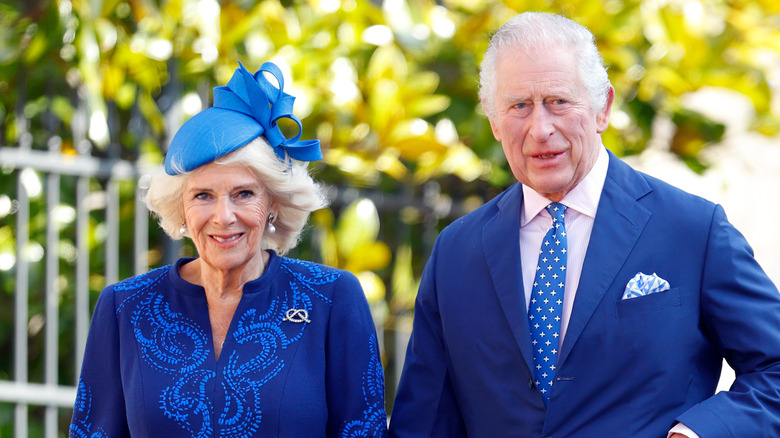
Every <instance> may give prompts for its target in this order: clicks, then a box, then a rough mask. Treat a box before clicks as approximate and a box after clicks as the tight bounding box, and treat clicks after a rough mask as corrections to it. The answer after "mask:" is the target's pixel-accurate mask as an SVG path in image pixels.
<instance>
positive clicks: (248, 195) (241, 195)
mask: <svg viewBox="0 0 780 438" xmlns="http://www.w3.org/2000/svg"><path fill="white" fill-rule="evenodd" d="M254 195H255V193H254V192H253V191H251V190H241V191H240V192H238V198H239V199H249V198H251V197H252V196H254Z"/></svg>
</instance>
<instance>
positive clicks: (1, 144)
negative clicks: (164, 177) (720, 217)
mask: <svg viewBox="0 0 780 438" xmlns="http://www.w3.org/2000/svg"><path fill="white" fill-rule="evenodd" d="M527 10H535V11H550V12H557V13H561V14H564V15H566V16H569V17H570V18H573V19H574V20H576V21H578V22H580V23H582V24H584V25H585V26H587V27H589V28H590V29H591V30H592V31H593V32H594V33H595V35H596V38H597V40H598V44H599V47H600V50H601V52H602V54H603V56H604V58H605V61H606V62H607V64H608V65H609V73H610V78H611V80H612V83H613V85H614V86H615V88H616V91H617V95H616V102H615V105H614V106H613V112H612V117H611V127H610V129H609V130H608V131H607V132H606V133H605V134H604V136H603V137H604V142H605V144H606V146H607V147H608V148H609V149H611V150H612V151H613V152H615V153H616V154H617V155H619V156H622V157H624V158H625V159H626V160H627V161H629V163H631V164H632V165H634V166H635V167H637V168H639V169H641V170H644V171H646V172H648V173H650V174H653V175H654V176H658V177H660V178H662V179H664V180H667V181H669V182H671V183H673V184H676V185H678V186H681V187H683V188H685V189H686V190H689V191H691V192H694V193H697V194H700V195H702V196H704V197H707V198H708V199H711V200H713V201H715V202H720V203H722V204H723V205H724V207H725V208H726V212H727V213H728V214H729V217H730V219H731V220H732V222H734V223H735V224H736V225H737V227H738V228H739V229H740V230H742V231H743V232H744V233H745V235H746V236H747V237H748V240H749V241H750V242H751V244H752V245H753V247H754V249H755V250H756V254H757V257H758V259H759V262H760V263H761V264H762V266H763V267H764V269H765V270H767V272H768V273H769V274H770V276H772V277H773V279H774V280H775V281H776V282H777V281H780V250H778V248H780V232H778V231H774V230H773V231H769V232H768V233H769V234H767V232H766V231H759V226H760V225H762V224H763V223H764V222H765V221H767V220H771V219H773V218H776V217H778V216H780V202H771V201H780V137H778V135H777V134H778V130H780V118H779V117H778V115H780V106H778V91H779V88H780V87H778V81H780V3H778V2H776V1H775V0H707V1H703V0H647V1H632V0H598V1H597V0H566V1H555V0H528V1H522V0H503V1H502V0H437V1H434V0H385V1H382V0H374V1H370V0H285V1H280V0H261V1H257V0H232V1H230V0H223V1H217V0H169V1H166V0H70V1H69V0H0V437H11V436H16V437H28V436H29V437H44V436H45V437H57V436H66V435H67V425H68V422H69V419H70V415H71V406H72V403H73V399H74V397H75V384H76V382H77V379H78V371H79V367H80V361H81V355H82V354H83V346H84V342H85V339H86V333H87V329H88V324H89V317H90V315H91V310H92V308H93V306H94V304H95V300H96V298H97V295H98V294H99V292H100V290H101V289H102V288H103V287H104V286H106V285H107V284H109V283H113V282H116V281H119V280H121V279H124V278H126V277H129V276H132V275H135V274H138V273H142V272H146V271H147V270H149V269H150V268H154V267H158V266H162V265H165V264H168V263H171V262H172V261H174V260H175V259H177V258H178V257H180V256H182V255H192V254H194V248H193V247H192V246H191V245H190V244H189V243H188V242H184V243H182V242H173V241H170V240H169V239H167V238H166V236H165V235H164V233H163V232H162V231H161V230H160V229H159V228H158V226H157V224H156V223H154V221H152V220H151V219H150V218H149V215H148V212H147V211H146V210H145V207H144V205H143V202H142V201H141V199H140V197H139V190H141V191H142V189H143V188H144V184H145V183H146V182H147V181H148V175H149V174H150V173H151V172H153V171H155V170H156V169H157V168H158V167H159V166H160V165H161V163H162V160H163V157H164V154H165V151H166V149H167V145H168V143H169V141H170V139H171V137H172V136H173V134H174V133H175V132H176V129H177V128H178V127H179V126H180V125H181V124H182V123H183V122H184V121H185V120H186V119H187V118H188V117H190V116H192V115H193V114H195V113H197V112H198V111H200V110H201V109H204V108H206V107H208V106H210V104H211V90H212V88H213V87H214V86H217V85H221V84H224V83H226V82H227V80H228V79H229V78H230V76H231V75H232V73H233V71H234V69H235V68H236V67H237V65H238V64H237V61H238V60H241V61H242V62H243V63H244V65H246V67H247V68H248V69H249V70H250V71H255V70H256V69H257V68H259V67H260V65H261V64H262V63H263V62H265V61H273V62H275V63H276V64H277V65H279V66H280V67H281V69H282V71H283V73H284V75H285V84H286V88H285V91H287V92H289V93H290V94H292V95H294V96H296V97H297V99H296V106H295V113H296V114H297V115H298V116H299V117H300V118H301V119H302V121H303V126H304V131H303V133H302V138H304V139H306V138H319V139H320V140H321V141H322V146H323V151H324V155H325V159H324V160H323V161H322V162H318V163H312V164H311V169H312V172H313V173H314V175H315V177H316V178H317V179H318V180H320V181H322V182H323V183H324V184H326V185H327V186H328V187H329V190H330V199H331V206H330V207H329V208H327V209H323V210H320V211H317V212H316V213H314V214H313V215H312V218H311V220H310V226H309V227H308V228H307V229H306V232H305V234H304V239H303V241H302V243H301V245H300V246H299V247H298V248H297V249H296V250H295V251H293V253H292V254H291V255H292V256H293V257H300V258H303V259H308V260H313V261H317V262H321V263H325V264H328V265H331V266H335V267H339V268H343V269H348V270H350V271H352V272H354V273H355V274H356V275H357V276H358V278H359V279H360V281H361V283H362V285H363V287H364V290H365V292H366V295H367V298H368V300H369V302H370V304H371V307H372V311H373V315H374V319H375V322H376V326H377V330H378V331H379V334H380V339H381V346H382V349H383V362H384V366H385V373H386V378H387V407H388V412H390V411H391V410H392V399H393V397H394V395H395V386H396V382H397V379H398V377H399V373H400V367H401V364H402V362H403V354H404V350H405V348H406V342H407V340H408V336H409V331H410V329H411V317H412V314H413V302H414V297H415V294H416V290H417V284H418V281H419V278H420V275H421V272H422V268H423V266H424V264H425V261H426V259H427V257H428V254H429V252H430V250H431V247H432V245H433V241H434V239H435V238H436V236H437V234H438V232H439V230H441V228H442V227H443V226H445V225H447V224H448V223H450V222H451V221H452V220H454V219H455V218H457V217H459V216H462V215H463V214H465V213H467V212H469V211H471V210H473V209H475V208H477V207H478V206H480V205H482V204H483V203H484V202H486V201H487V200H489V199H490V198H492V197H493V196H495V195H496V194H497V193H499V192H500V191H501V190H502V189H504V188H506V187H507V186H508V185H510V184H511V183H513V182H514V180H513V177H512V175H511V173H510V172H509V170H508V166H507V165H506V162H505V160H504V157H503V153H502V150H501V146H500V144H498V143H497V142H496V141H495V140H494V139H493V137H492V134H491V131H490V127H489V124H488V122H487V120H486V118H485V117H484V115H483V113H482V111H481V109H480V108H479V104H478V101H477V79H478V66H479V63H480V61H481V57H482V54H483V53H484V51H485V48H486V46H487V43H488V41H489V38H490V35H491V32H493V31H495V30H496V29H497V28H498V27H499V26H500V25H501V24H502V23H503V22H504V21H505V20H506V19H508V18H509V17H511V16H512V15H514V14H516V13H517V12H521V11H527ZM293 134H294V133H293ZM759 201H770V202H768V203H767V204H766V206H764V207H762V209H761V210H757V209H756V204H757V203H758V202H759ZM775 228H777V227H775ZM669 251H670V257H674V249H673V248H670V249H669ZM680 262H681V263H684V262H685V261H684V260H681V261H680ZM724 385H725V386H728V373H726V375H725V376H724Z"/></svg>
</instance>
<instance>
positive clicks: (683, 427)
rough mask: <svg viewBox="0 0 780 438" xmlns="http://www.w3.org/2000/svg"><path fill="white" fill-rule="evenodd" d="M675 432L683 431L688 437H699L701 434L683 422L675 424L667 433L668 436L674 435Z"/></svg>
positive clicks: (667, 437)
mask: <svg viewBox="0 0 780 438" xmlns="http://www.w3.org/2000/svg"><path fill="white" fill-rule="evenodd" d="M673 433H681V434H683V435H685V436H687V437H688V438H699V435H696V432H694V431H692V430H691V429H689V428H688V426H686V425H684V424H682V423H677V424H675V425H674V427H673V428H672V430H670V431H669V433H668V434H666V438H669V437H670V436H672V434H673Z"/></svg>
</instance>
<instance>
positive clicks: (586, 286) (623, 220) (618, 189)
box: [558, 153, 651, 363]
mask: <svg viewBox="0 0 780 438" xmlns="http://www.w3.org/2000/svg"><path fill="white" fill-rule="evenodd" d="M649 191H650V188H649V186H648V185H647V183H646V181H645V180H644V179H643V178H642V177H641V176H640V174H639V173H638V172H636V171H634V170H633V169H631V168H630V167H629V166H628V165H627V164H625V163H623V162H622V161H620V160H619V159H618V158H616V157H615V156H614V155H612V153H610V164H609V170H608V171H607V179H606V181H605V182H604V189H603V190H602V193H601V199H600V200H599V207H598V210H597V212H596V220H595V221H594V223H593V231H592V232H591V236H590V243H589V244H588V250H587V253H586V255H585V261H584V263H583V266H582V274H581V276H580V283H579V286H578V288H577V296H576V297H575V299H574V307H573V309H572V313H571V318H570V320H569V325H568V328H567V331H566V338H565V339H564V341H563V345H562V346H561V356H560V357H559V358H558V361H559V363H563V361H565V360H566V357H567V356H568V355H569V353H570V352H571V350H572V348H573V347H574V345H575V344H576V343H577V339H579V337H580V335H581V334H582V332H583V330H584V328H585V326H586V324H587V323H588V321H589V320H590V318H591V317H592V316H593V312H594V311H595V310H596V307H597V306H598V305H599V303H600V302H601V300H602V299H603V298H604V294H605V293H606V292H607V289H608V288H609V286H610V285H611V284H612V283H613V282H614V280H615V277H616V276H617V273H618V272H619V271H620V268H621V267H622V266H623V264H624V263H625V261H626V259H627V258H628V256H629V254H630V252H631V250H632V248H633V247H634V246H635V245H636V242H637V240H639V236H640V235H641V233H642V230H643V229H644V227H645V225H646V224H647V221H648V220H649V219H650V214H651V213H650V212H649V211H648V210H647V209H645V208H644V207H643V206H642V205H641V204H639V203H638V202H637V200H638V199H639V198H640V197H642V196H644V195H645V194H647V193H648V192H649Z"/></svg>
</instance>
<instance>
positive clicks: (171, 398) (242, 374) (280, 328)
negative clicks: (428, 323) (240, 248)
mask: <svg viewBox="0 0 780 438" xmlns="http://www.w3.org/2000/svg"><path fill="white" fill-rule="evenodd" d="M168 269H169V267H164V268H158V269H156V270H154V271H151V272H149V273H147V274H145V275H142V276H139V277H135V278H131V279H128V280H126V281H123V282H121V283H118V284H117V285H115V289H116V290H118V291H121V290H127V291H131V292H130V293H129V294H128V295H127V296H126V298H125V299H124V301H123V302H122V303H121V304H120V305H119V306H118V307H117V314H120V313H122V312H130V321H131V323H132V326H133V333H134V337H135V340H136V342H137V343H138V345H139V347H140V348H139V351H140V352H141V354H142V359H143V361H144V362H145V363H147V364H148V365H149V366H151V367H153V368H154V369H155V370H157V371H159V372H161V373H164V374H167V375H171V376H174V378H175V379H176V380H175V382H174V383H173V384H171V385H170V386H168V387H167V388H165V389H164V390H163V391H162V393H161V394H160V398H159V407H160V409H161V410H162V411H163V413H164V415H165V416H166V417H168V418H170V419H172V420H173V421H175V422H176V423H177V424H179V426H180V427H181V428H182V430H184V431H186V432H187V435H188V436H192V437H207V436H220V437H230V438H244V437H251V436H256V435H257V433H258V431H259V430H260V424H261V422H262V419H263V412H262V400H261V397H260V389H261V388H262V387H263V385H265V384H266V383H268V382H269V381H271V380H272V379H274V377H276V376H277V375H279V373H280V372H281V371H282V370H283V369H284V368H285V366H286V365H287V364H286V363H285V361H284V359H283V358H282V356H281V352H282V350H284V349H286V348H288V347H289V346H290V345H292V344H293V343H295V342H296V341H298V340H300V339H301V337H302V336H303V331H304V329H305V328H306V327H307V326H308V323H306V322H304V321H301V322H297V323H296V322H285V317H286V313H287V311H288V310H289V309H300V310H305V313H306V314H309V315H310V314H311V313H312V307H313V298H314V299H316V300H317V301H323V302H325V303H327V304H328V305H330V304H332V301H331V299H330V298H329V297H327V296H325V295H323V294H322V293H321V292H320V291H319V290H318V289H319V288H321V287H322V286H323V285H326V284H329V283H333V282H334V281H336V280H337V279H338V278H339V275H340V274H339V272H338V271H334V270H323V269H322V268H321V267H320V266H319V265H316V264H314V263H310V262H304V261H300V260H294V259H282V263H281V266H280V269H281V270H283V271H284V272H286V273H287V274H289V276H290V278H291V280H290V282H289V287H288V288H286V290H284V291H282V293H280V294H279V297H278V298H276V299H273V300H272V301H271V302H270V305H269V307H268V309H267V310H265V311H262V310H259V309H256V308H251V309H248V310H246V311H244V312H243V313H242V314H241V315H238V314H237V315H236V317H237V318H238V319H237V322H236V324H235V327H234V330H233V331H232V332H231V335H230V337H229V339H227V340H226V342H225V349H224V350H223V352H224V353H225V354H228V357H227V360H221V361H220V364H221V366H222V369H221V370H220V371H221V377H222V379H217V373H215V372H213V371H211V370H207V369H203V368H202V365H203V364H204V362H205V361H206V360H207V358H208V357H209V355H210V354H211V346H210V345H209V340H210V337H209V336H208V334H207V333H206V332H205V331H204V329H203V328H201V327H199V326H198V325H197V324H196V322H195V321H194V320H192V319H191V318H189V317H187V316H185V315H183V314H181V313H177V312H174V311H172V310H171V308H170V305H169V303H168V302H166V301H165V299H164V298H163V296H162V295H160V294H159V293H158V292H157V290H158V288H157V287H156V286H157V285H158V284H159V283H160V282H161V280H162V279H163V278H165V275H164V274H165V273H166V272H167V270H168ZM299 314H300V315H302V314H304V312H299ZM231 344H233V345H231ZM245 344H252V345H253V346H252V348H251V349H250V350H251V351H253V355H252V356H251V357H244V356H245V355H246V354H244V355H242V351H244V352H245V351H246V349H241V348H237V347H236V345H245ZM375 345H376V338H375V337H374V338H372V339H371V340H370V349H371V361H370V363H369V364H368V366H367V369H366V371H365V373H364V374H363V385H362V386H363V398H364V401H365V409H364V410H363V418H361V419H356V420H354V421H350V422H346V423H345V424H344V425H343V427H342V428H341V433H340V434H339V437H342V438H356V437H374V436H383V430H384V429H383V428H384V427H385V425H386V415H385V411H384V399H383V398H384V397H383V394H384V376H383V374H382V367H381V363H380V361H379V354H378V352H377V351H376V347H375ZM215 385H216V386H217V388H215ZM215 390H216V391H217V392H220V391H221V392H222V394H224V400H225V401H224V406H214V403H213V402H212V400H217V399H219V397H213V396H212V393H213V391H215ZM78 393H79V399H78V400H77V404H76V409H77V411H78V412H77V417H79V418H80V420H79V421H78V422H77V423H75V424H74V425H72V426H71V436H77V437H90V438H103V437H105V436H106V435H105V434H101V432H102V431H101V430H99V429H96V430H91V429H92V426H91V424H90V420H89V418H90V416H89V412H90V410H91V391H90V389H89V388H87V387H86V386H84V384H83V383H81V384H80V386H79V391H78ZM90 431H91V433H90Z"/></svg>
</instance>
